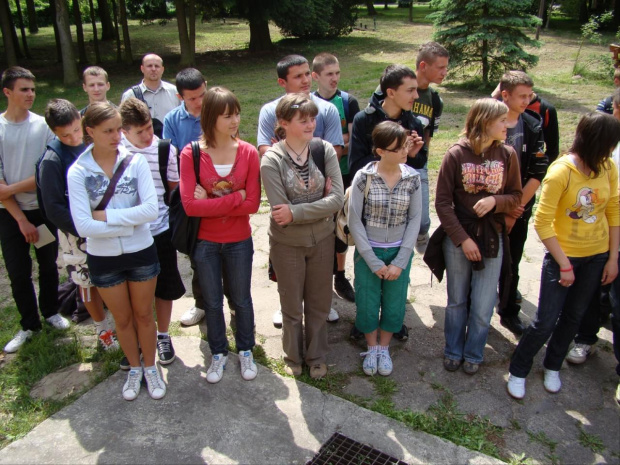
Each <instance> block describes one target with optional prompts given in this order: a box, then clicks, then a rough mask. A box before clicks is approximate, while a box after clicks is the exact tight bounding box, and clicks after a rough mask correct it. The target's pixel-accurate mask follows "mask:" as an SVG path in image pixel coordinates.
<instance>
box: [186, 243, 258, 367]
mask: <svg viewBox="0 0 620 465" xmlns="http://www.w3.org/2000/svg"><path fill="white" fill-rule="evenodd" d="M253 255H254V245H253V243H252V238H251V237H250V238H248V239H246V240H244V241H241V242H230V243H226V244H220V243H218V242H209V241H203V240H199V241H198V243H197V244H196V250H195V251H194V262H195V263H196V269H197V270H198V279H199V280H200V287H201V289H202V295H203V298H204V301H205V314H206V320H207V339H208V342H209V349H211V353H212V354H224V355H226V354H228V340H227V339H226V321H225V320H224V289H223V285H222V282H223V280H224V279H225V280H226V282H227V291H228V292H229V293H230V295H229V298H230V304H231V306H232V308H234V309H235V320H236V324H237V325H236V326H237V327H236V331H235V342H236V344H237V350H239V351H242V350H252V348H253V347H254V307H253V305H252V295H251V293H250V287H251V281H252V257H253ZM224 273H226V276H225V277H224V276H223V274H224Z"/></svg>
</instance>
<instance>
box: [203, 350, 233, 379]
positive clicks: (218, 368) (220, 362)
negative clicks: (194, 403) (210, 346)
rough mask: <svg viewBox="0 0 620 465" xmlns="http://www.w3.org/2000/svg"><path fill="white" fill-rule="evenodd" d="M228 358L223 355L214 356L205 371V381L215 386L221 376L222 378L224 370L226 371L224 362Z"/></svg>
mask: <svg viewBox="0 0 620 465" xmlns="http://www.w3.org/2000/svg"><path fill="white" fill-rule="evenodd" d="M227 361H228V356H226V355H224V354H215V355H214V356H213V357H211V366H210V367H209V369H208V370H207V381H208V382H210V383H212V384H215V383H218V382H219V381H220V380H221V379H222V376H224V370H225V369H226V362H227Z"/></svg>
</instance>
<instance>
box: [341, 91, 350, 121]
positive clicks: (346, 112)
mask: <svg viewBox="0 0 620 465" xmlns="http://www.w3.org/2000/svg"><path fill="white" fill-rule="evenodd" d="M340 97H341V98H342V108H343V109H344V117H345V118H346V119H347V120H348V119H349V94H348V92H345V91H344V90H341V91H340Z"/></svg>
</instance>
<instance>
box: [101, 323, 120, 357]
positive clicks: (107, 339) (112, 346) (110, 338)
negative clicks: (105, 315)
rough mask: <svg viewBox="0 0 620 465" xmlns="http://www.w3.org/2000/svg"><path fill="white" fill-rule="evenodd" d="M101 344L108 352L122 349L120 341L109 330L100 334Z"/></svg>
mask: <svg viewBox="0 0 620 465" xmlns="http://www.w3.org/2000/svg"><path fill="white" fill-rule="evenodd" d="M99 343H100V344H101V347H103V350H105V351H106V352H107V351H114V350H118V349H120V346H119V345H118V341H117V340H116V337H115V336H114V333H113V332H112V330H111V329H108V330H107V331H105V330H102V331H101V332H100V333H99Z"/></svg>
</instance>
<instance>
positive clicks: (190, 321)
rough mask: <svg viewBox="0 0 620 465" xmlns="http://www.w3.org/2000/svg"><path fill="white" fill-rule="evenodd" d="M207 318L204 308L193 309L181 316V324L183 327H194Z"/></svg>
mask: <svg viewBox="0 0 620 465" xmlns="http://www.w3.org/2000/svg"><path fill="white" fill-rule="evenodd" d="M204 316H205V311H204V310H203V309H202V308H198V307H192V308H190V309H189V310H188V311H186V312H185V313H184V314H183V315H181V319H180V321H181V324H182V325H183V326H194V325H197V324H198V323H200V320H202V319H203V318H204Z"/></svg>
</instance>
